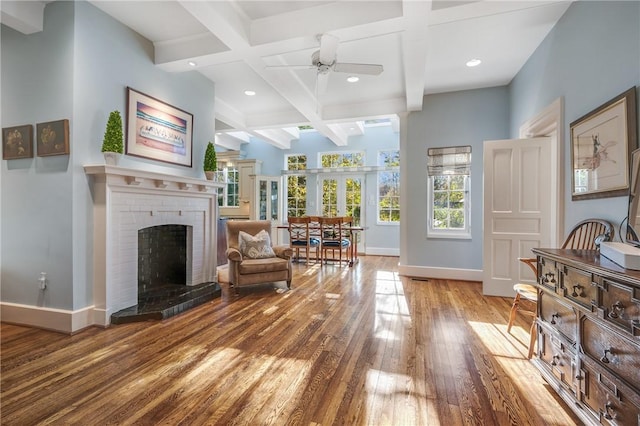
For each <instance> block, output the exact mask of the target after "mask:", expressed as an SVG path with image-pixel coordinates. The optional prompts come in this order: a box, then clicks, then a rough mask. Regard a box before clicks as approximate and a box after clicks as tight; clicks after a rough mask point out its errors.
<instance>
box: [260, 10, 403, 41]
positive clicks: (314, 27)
mask: <svg viewBox="0 0 640 426" xmlns="http://www.w3.org/2000/svg"><path fill="white" fill-rule="evenodd" d="M400 16H402V4H401V3H400V2H398V1H376V3H375V7H372V6H371V4H369V3H368V2H361V1H351V2H341V1H339V2H332V3H328V4H323V5H320V6H316V7H309V8H304V9H299V10H295V11H292V12H289V13H283V14H280V15H276V16H270V17H266V18H261V19H256V20H254V21H252V23H251V44H253V45H258V44H264V43H272V42H275V41H280V40H288V39H291V38H296V37H304V36H308V35H309V34H323V33H326V32H329V31H335V30H339V29H341V28H349V27H358V26H360V25H365V24H370V23H372V22H378V21H386V20H388V19H392V18H397V17H400Z"/></svg>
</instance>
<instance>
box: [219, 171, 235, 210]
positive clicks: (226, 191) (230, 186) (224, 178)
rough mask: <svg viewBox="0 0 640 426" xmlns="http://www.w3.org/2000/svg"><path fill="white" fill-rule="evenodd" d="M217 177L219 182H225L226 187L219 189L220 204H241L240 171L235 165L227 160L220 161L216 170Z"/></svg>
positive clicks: (228, 205)
mask: <svg viewBox="0 0 640 426" xmlns="http://www.w3.org/2000/svg"><path fill="white" fill-rule="evenodd" d="M216 174H217V176H216V178H217V180H218V182H224V184H225V185H224V187H222V188H219V189H218V206H220V207H238V206H239V205H240V198H239V194H238V191H239V187H238V182H239V176H240V175H239V173H238V168H237V167H236V166H235V165H229V164H228V163H226V162H218V167H217V170H216Z"/></svg>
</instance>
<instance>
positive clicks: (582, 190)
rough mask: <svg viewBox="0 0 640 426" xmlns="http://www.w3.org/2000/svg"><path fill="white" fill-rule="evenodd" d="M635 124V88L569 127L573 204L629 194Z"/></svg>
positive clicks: (635, 144)
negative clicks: (630, 163) (574, 202)
mask: <svg viewBox="0 0 640 426" xmlns="http://www.w3.org/2000/svg"><path fill="white" fill-rule="evenodd" d="M636 121H637V120H636V88H635V87H632V88H631V89H629V90H627V91H625V92H624V93H622V94H620V95H618V96H616V97H615V98H613V99H611V100H610V101H608V102H606V103H604V104H603V105H601V106H599V107H598V108H596V109H594V110H593V111H591V112H589V113H588V114H586V115H584V116H583V117H580V118H579V119H577V120H575V121H574V122H572V123H571V124H570V128H571V172H572V173H571V199H572V200H574V201H576V200H584V199H592V198H604V197H618V196H623V195H627V194H628V192H629V180H630V178H629V162H630V159H631V152H632V151H633V150H635V149H636V148H637V145H638V141H637V123H636Z"/></svg>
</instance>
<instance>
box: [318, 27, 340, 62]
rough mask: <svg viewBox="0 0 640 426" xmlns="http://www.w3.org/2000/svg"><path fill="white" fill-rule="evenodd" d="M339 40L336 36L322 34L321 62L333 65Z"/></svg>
mask: <svg viewBox="0 0 640 426" xmlns="http://www.w3.org/2000/svg"><path fill="white" fill-rule="evenodd" d="M339 41H340V40H339V39H338V37H336V36H332V35H331V34H322V36H321V37H320V58H319V59H320V63H322V64H326V65H331V64H332V63H334V62H335V60H336V52H337V51H338V42H339Z"/></svg>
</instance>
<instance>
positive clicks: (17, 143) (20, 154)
mask: <svg viewBox="0 0 640 426" xmlns="http://www.w3.org/2000/svg"><path fill="white" fill-rule="evenodd" d="M31 157H33V125H31V124H25V125H22V126H15V127H5V128H4V129H2V159H3V160H15V159H17V158H31Z"/></svg>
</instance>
